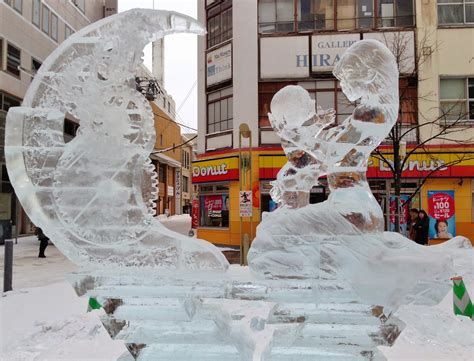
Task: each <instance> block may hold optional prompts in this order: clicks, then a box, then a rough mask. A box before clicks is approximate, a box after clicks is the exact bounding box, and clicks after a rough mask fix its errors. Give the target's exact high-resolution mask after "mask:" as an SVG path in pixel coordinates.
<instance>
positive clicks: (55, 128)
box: [5, 9, 228, 270]
mask: <svg viewBox="0 0 474 361" xmlns="http://www.w3.org/2000/svg"><path fill="white" fill-rule="evenodd" d="M173 33H195V34H203V33H204V29H203V28H202V27H201V26H200V25H199V24H198V23H197V22H196V21H195V20H194V19H192V18H190V17H187V16H184V15H181V14H178V13H174V12H168V11H158V10H154V11H151V10H143V9H134V10H130V11H127V12H124V13H120V14H117V15H115V16H112V17H108V18H105V19H102V20H100V21H98V22H96V23H94V24H91V25H90V26H87V27H86V28H84V29H82V30H80V31H78V32H77V33H75V34H73V35H72V36H71V37H69V38H68V39H67V40H65V41H64V42H63V43H62V44H61V45H60V46H59V47H58V48H57V49H56V50H55V51H54V52H53V53H52V54H51V55H50V56H49V57H48V58H47V59H46V60H45V61H44V63H43V65H42V66H41V69H40V70H39V72H38V73H37V74H36V76H35V77H34V79H33V82H32V84H31V86H30V87H29V89H28V91H27V93H26V95H25V98H24V101H23V104H22V106H21V107H17V108H11V109H10V110H9V112H8V115H7V122H6V131H5V157H6V163H7V168H8V173H9V176H10V180H11V183H12V184H13V186H14V188H15V191H16V194H17V196H18V198H19V199H20V202H21V203H22V205H23V207H24V209H25V211H26V212H27V214H28V215H29V217H30V218H31V220H32V221H33V222H34V223H35V224H36V225H38V226H40V227H41V228H43V230H44V231H45V233H46V234H48V236H49V237H50V238H51V239H52V240H54V243H55V245H56V246H57V247H58V248H59V249H60V250H61V252H62V253H64V254H65V255H66V256H67V257H68V258H69V259H71V260H72V261H73V262H75V263H76V264H79V265H81V266H85V265H90V266H97V265H108V266H113V265H117V266H141V267H171V268H183V269H218V270H226V269H227V267H228V262H227V260H226V259H225V257H224V256H223V255H222V253H221V252H220V251H219V250H218V249H217V248H216V247H214V246H213V245H211V244H210V243H208V242H206V241H202V240H197V239H192V238H189V237H185V236H182V235H180V234H177V233H174V232H171V231H169V230H168V229H166V228H165V227H164V226H163V225H161V224H160V223H159V222H158V221H157V220H156V219H154V217H153V215H154V213H155V210H154V209H155V200H156V199H157V193H156V186H157V176H156V173H155V170H154V167H153V165H152V164H151V162H150V160H149V155H150V153H151V151H152V150H153V147H154V144H155V129H154V123H153V114H152V110H151V108H150V105H149V104H148V101H147V100H146V99H145V97H143V95H142V94H140V93H139V92H138V91H136V89H135V74H136V71H137V67H138V66H139V65H140V64H141V63H142V50H143V48H144V47H145V45H146V44H148V43H149V42H152V41H155V40H157V39H159V38H162V37H164V36H166V35H169V34H173ZM66 117H74V118H75V119H77V120H78V121H79V123H80V128H79V131H78V134H77V136H76V137H75V138H74V139H73V140H72V141H70V142H69V143H67V144H66V143H65V142H64V140H63V127H64V119H65V118H66Z"/></svg>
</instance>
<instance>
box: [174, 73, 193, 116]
mask: <svg viewBox="0 0 474 361" xmlns="http://www.w3.org/2000/svg"><path fill="white" fill-rule="evenodd" d="M196 84H197V79H196V80H195V81H194V84H193V86H192V87H191V89H189V91H188V94H186V96H185V97H184V100H183V101H182V102H181V104H180V106H179V107H178V110H176V113H178V112H179V111H180V110H181V108H182V107H183V105H184V104H186V101H187V100H188V98H189V96H190V95H191V93H192V91H193V90H194V88H195V87H196Z"/></svg>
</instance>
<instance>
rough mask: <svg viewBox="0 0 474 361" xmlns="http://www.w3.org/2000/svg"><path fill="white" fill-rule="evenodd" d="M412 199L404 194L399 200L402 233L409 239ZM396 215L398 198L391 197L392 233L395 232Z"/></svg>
mask: <svg viewBox="0 0 474 361" xmlns="http://www.w3.org/2000/svg"><path fill="white" fill-rule="evenodd" d="M409 199H410V196H409V195H406V194H402V195H401V196H400V198H399V200H400V201H399V207H401V208H400V212H399V214H400V233H401V234H403V235H404V236H405V237H408V221H409V218H410V202H408V200H409ZM402 204H404V206H403V207H402ZM395 214H396V198H395V196H390V232H395Z"/></svg>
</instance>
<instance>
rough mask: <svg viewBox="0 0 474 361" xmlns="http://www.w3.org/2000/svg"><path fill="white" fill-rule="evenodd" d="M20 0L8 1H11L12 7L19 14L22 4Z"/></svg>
mask: <svg viewBox="0 0 474 361" xmlns="http://www.w3.org/2000/svg"><path fill="white" fill-rule="evenodd" d="M22 2H23V1H22V0H13V1H10V3H12V5H13V9H15V10H16V11H18V12H19V13H20V14H21V6H22Z"/></svg>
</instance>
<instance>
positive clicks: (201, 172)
mask: <svg viewBox="0 0 474 361" xmlns="http://www.w3.org/2000/svg"><path fill="white" fill-rule="evenodd" d="M238 159H239V158H238V157H228V158H222V159H213V160H203V161H197V162H193V168H192V176H193V183H201V182H217V181H225V180H236V179H239V162H238Z"/></svg>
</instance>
